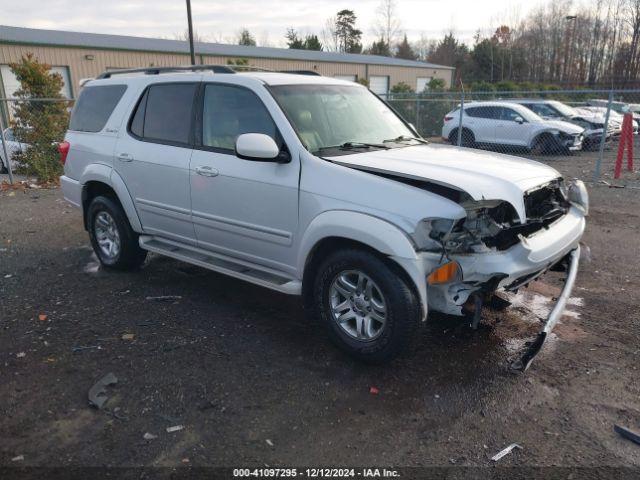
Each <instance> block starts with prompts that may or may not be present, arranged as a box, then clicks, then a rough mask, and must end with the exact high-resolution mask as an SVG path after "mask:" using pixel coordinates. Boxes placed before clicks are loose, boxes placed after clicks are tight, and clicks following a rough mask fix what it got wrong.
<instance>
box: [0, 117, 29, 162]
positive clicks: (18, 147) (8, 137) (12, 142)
mask: <svg viewBox="0 0 640 480" xmlns="http://www.w3.org/2000/svg"><path fill="white" fill-rule="evenodd" d="M3 133H4V139H5V141H6V142H7V145H6V147H7V154H8V155H9V161H10V162H11V169H12V170H15V169H16V168H18V163H17V162H16V161H15V160H14V157H15V155H16V154H17V153H22V152H24V151H26V148H27V144H26V143H20V142H18V141H17V140H16V138H15V137H14V135H13V130H11V128H6V129H5V130H4V132H3ZM0 141H1V139H0ZM4 157H5V154H4V148H2V145H1V144H0V173H5V172H7V171H8V168H7V166H8V162H7V160H6V159H5V158H4Z"/></svg>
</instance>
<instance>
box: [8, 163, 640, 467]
mask: <svg viewBox="0 0 640 480" xmlns="http://www.w3.org/2000/svg"><path fill="white" fill-rule="evenodd" d="M592 159H593V157H592V156H590V155H582V156H576V157H569V158H566V159H562V160H559V159H558V160H555V159H551V158H548V159H545V161H547V162H548V163H550V164H552V165H554V166H556V167H557V168H558V169H560V170H561V171H562V172H563V173H564V174H566V175H567V176H578V177H583V178H585V179H589V178H590V172H591V167H592ZM605 171H607V172H610V171H612V167H611V165H605ZM623 183H624V184H626V185H627V187H626V188H624V189H613V188H608V187H607V186H604V185H597V186H594V185H591V196H592V212H591V217H590V220H589V225H588V230H587V233H586V235H585V238H584V242H585V244H586V245H588V246H589V247H590V250H591V257H592V261H591V263H586V262H585V263H583V264H582V268H581V273H580V274H579V277H578V283H577V287H576V289H575V291H574V297H573V298H572V299H571V301H570V305H569V307H568V311H567V314H566V315H565V316H564V317H563V319H562V323H561V324H560V325H559V326H558V327H557V329H556V331H555V335H554V336H553V337H552V339H551V341H550V342H549V344H548V345H547V346H546V348H545V351H544V352H543V353H542V354H541V355H540V356H539V357H538V358H537V359H536V361H535V363H534V364H533V366H532V367H531V369H530V370H529V371H528V372H527V373H526V374H514V373H512V372H511V371H510V369H509V360H510V359H511V358H512V357H513V352H514V351H515V350H516V349H517V348H518V347H519V346H521V345H522V343H523V341H524V340H525V339H527V338H528V337H529V336H530V335H532V334H533V333H534V332H535V331H536V329H538V328H539V320H538V317H539V315H544V313H545V311H548V309H549V305H550V302H551V297H553V295H554V294H556V293H557V287H556V286H554V285H553V282H549V281H548V280H545V281H544V283H543V282H537V283H536V285H535V286H534V287H533V288H532V289H529V290H528V291H523V292H521V293H520V294H519V295H517V296H515V297H514V298H513V302H514V305H513V306H512V307H511V308H510V309H508V310H506V311H504V312H501V313H496V312H491V311H485V312H484V319H483V325H482V327H481V328H480V329H479V331H477V332H472V331H470V330H469V329H468V328H467V327H466V325H464V323H463V322H460V321H459V320H457V319H455V318H451V317H437V318H432V319H431V320H430V322H429V323H428V325H427V327H426V328H425V329H424V331H423V332H421V338H420V341H419V342H418V343H419V344H418V346H417V348H416V351H415V352H414V353H413V354H412V355H411V356H409V357H407V358H403V359H400V360H398V361H395V362H394V363H392V364H391V365H388V366H384V367H369V366H364V365H362V364H358V363H356V362H354V361H352V360H351V359H349V358H347V357H345V356H344V355H342V354H341V353H339V352H338V351H337V350H336V349H335V348H334V347H333V346H331V345H330V344H329V343H328V342H327V340H326V338H325V335H324V332H323V330H322V329H321V328H320V327H319V326H316V325H312V324H309V323H308V322H307V321H306V320H305V318H304V316H303V313H302V310H301V307H300V304H299V302H298V300H297V299H295V298H290V297H286V296H284V295H279V294H276V293H273V292H270V291H267V290H263V289H260V288H258V287H254V286H251V285H248V284H245V283H243V282H240V281H236V280H232V279H229V278H226V277H223V276H220V275H217V274H215V273H212V272H209V271H207V270H203V269H199V268H196V267H191V266H188V265H185V264H181V263H178V262H176V261H173V260H170V259H165V258H161V257H158V256H150V258H149V260H148V261H147V263H146V264H145V266H144V268H143V269H142V270H141V271H139V272H136V273H126V274H122V273H112V272H108V271H103V270H101V269H100V268H98V265H97V263H96V261H95V257H93V256H92V252H91V250H90V247H89V242H88V237H87V234H86V232H84V230H83V228H82V222H81V219H80V214H79V212H78V211H77V210H75V209H74V208H72V207H71V206H68V205H67V204H66V203H65V202H64V201H63V199H62V195H61V193H60V191H58V190H27V191H26V192H24V193H23V192H15V193H13V194H8V193H6V192H5V193H2V194H0V326H1V328H2V331H1V334H0V379H1V381H0V399H1V400H0V465H3V466H15V465H21V466H22V465H26V466H142V465H144V466H171V467H173V466H185V465H191V466H236V467H237V466H257V467H261V466H265V465H270V466H285V465H297V466H304V465H313V466H320V465H325V466H326V465H332V466H372V465H376V466H381V465H394V466H460V465H464V466H492V465H493V462H492V461H491V460H490V457H491V456H492V455H494V454H495V453H496V452H498V451H499V450H501V449H502V448H503V447H505V446H506V445H508V444H510V443H512V442H517V443H519V444H520V445H521V446H522V450H516V451H514V452H513V453H512V454H510V455H507V456H506V457H504V458H503V459H502V460H500V462H499V465H504V466H557V465H560V466H565V467H580V466H583V467H594V466H603V465H606V466H626V467H633V468H635V469H636V470H635V472H636V473H637V472H638V471H640V470H638V469H639V468H640V446H638V445H635V444H633V443H631V442H629V441H627V440H624V439H622V438H620V437H619V436H618V435H617V434H616V433H614V431H613V425H614V424H616V423H619V424H622V425H626V426H628V427H631V428H633V429H636V430H640V382H639V381H638V376H639V374H640V371H639V366H640V313H639V312H640V309H639V308H638V303H639V301H640V294H639V293H638V291H639V290H640V241H639V240H638V239H639V238H640V237H639V236H640V189H638V187H639V186H640V176H639V175H637V174H626V179H625V181H624V182H623ZM163 295H174V296H179V298H178V297H177V298H175V299H173V300H170V301H158V300H153V299H149V298H148V297H154V296H163ZM45 316H46V317H45ZM128 333H129V334H133V339H130V340H126V339H123V334H128ZM125 338H127V337H125ZM75 347H89V348H86V349H79V350H77V351H74V348H75ZM109 372H113V373H114V374H115V376H116V377H117V378H118V383H117V385H115V386H113V387H110V388H109V390H108V394H109V397H110V398H109V401H108V402H107V404H106V406H107V410H106V411H98V410H96V409H94V408H91V407H90V406H89V405H88V401H87V391H88V390H89V388H90V387H91V386H92V385H93V384H94V382H96V381H97V380H99V379H100V378H101V377H102V376H104V375H105V374H107V373H109ZM371 387H376V388H377V389H378V390H379V393H378V394H372V393H370V388H371ZM175 425H183V426H184V429H183V430H180V431H176V432H173V433H167V432H166V428H167V427H171V426H175ZM145 433H150V434H153V435H156V436H157V438H155V439H152V440H145V439H144V438H143V436H144V435H145ZM20 456H23V457H22V458H21V457H20ZM16 457H17V458H16ZM563 478H571V477H566V476H565V477H563ZM574 478H578V477H574ZM582 478H584V477H582Z"/></svg>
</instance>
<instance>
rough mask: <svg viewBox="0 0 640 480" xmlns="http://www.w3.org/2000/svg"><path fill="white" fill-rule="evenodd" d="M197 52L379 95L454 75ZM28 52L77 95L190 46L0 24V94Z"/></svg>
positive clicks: (337, 59) (351, 58) (319, 57)
mask: <svg viewBox="0 0 640 480" xmlns="http://www.w3.org/2000/svg"><path fill="white" fill-rule="evenodd" d="M195 52H196V61H197V62H198V63H201V64H226V63H227V62H228V61H235V60H237V59H247V61H248V63H249V64H251V65H255V66H257V67H261V68H266V69H270V70H277V71H281V70H312V71H315V72H318V73H319V74H321V75H325V76H330V77H338V78H341V79H346V80H352V81H356V80H362V79H366V80H367V81H368V82H369V86H370V88H371V90H373V91H374V92H375V93H377V94H380V95H384V94H387V93H388V92H389V90H390V88H391V87H392V86H393V85H396V84H397V83H400V82H404V83H406V84H408V85H409V86H411V88H413V89H415V90H416V91H422V90H424V89H425V87H426V85H427V84H428V83H429V81H430V80H431V79H432V78H440V79H443V80H444V81H445V83H446V86H447V87H449V86H450V85H451V83H452V80H453V73H454V69H453V67H447V66H442V65H435V64H431V63H425V62H417V61H412V60H403V59H399V58H389V57H381V56H376V55H357V54H344V53H335V52H317V51H309V50H291V49H285V48H267V47H248V46H242V45H224V44H218V43H196V45H195ZM27 53H33V54H34V56H35V57H36V58H37V59H38V60H39V61H41V62H44V63H47V64H49V65H51V66H52V69H53V70H55V71H57V72H58V73H60V74H61V75H62V77H63V79H64V81H65V86H64V89H63V92H62V93H63V94H64V95H65V96H67V97H68V98H74V97H75V96H76V93H77V90H78V88H79V82H80V79H82V78H88V77H95V76H96V75H98V74H99V73H101V72H103V71H105V70H112V69H119V68H136V67H149V66H152V67H160V66H175V65H188V64H189V63H190V59H189V47H188V44H187V42H184V41H180V40H164V39H156V38H142V37H130V36H121V35H105V34H98V33H80V32H66V31H58V30H40V29H32V28H19V27H9V26H1V25H0V97H3V98H11V97H12V96H13V93H14V92H15V91H16V90H17V87H18V85H17V81H16V79H15V76H14V75H13V73H12V72H11V69H10V68H9V64H10V63H12V62H17V61H19V60H20V58H21V56H23V55H25V54H27Z"/></svg>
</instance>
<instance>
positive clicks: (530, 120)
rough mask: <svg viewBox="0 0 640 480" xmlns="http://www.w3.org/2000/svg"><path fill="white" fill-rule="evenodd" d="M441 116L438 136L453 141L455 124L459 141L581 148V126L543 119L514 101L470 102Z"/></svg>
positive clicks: (537, 150)
mask: <svg viewBox="0 0 640 480" xmlns="http://www.w3.org/2000/svg"><path fill="white" fill-rule="evenodd" d="M460 114H461V112H460V108H457V109H456V110H454V111H452V112H450V113H448V114H447V115H446V116H445V117H444V125H443V128H442V137H443V138H445V139H446V140H448V141H449V142H451V143H452V144H455V143H456V142H457V141H458V136H459V133H458V132H459V128H460V125H461V126H462V131H461V133H460V136H461V137H462V145H463V146H465V147H474V146H480V145H491V146H508V147H519V148H525V149H527V150H529V151H531V152H532V153H534V154H544V153H567V152H572V151H578V150H582V145H583V142H584V128H582V127H579V126H577V125H575V124H573V123H569V122H566V121H561V120H545V119H544V118H542V117H541V116H539V115H538V114H536V113H535V112H533V111H532V110H530V109H529V108H527V107H525V106H524V105H520V104H518V103H515V102H506V101H495V102H472V103H469V104H466V105H465V106H464V113H463V114H462V122H460Z"/></svg>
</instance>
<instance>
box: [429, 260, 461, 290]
mask: <svg viewBox="0 0 640 480" xmlns="http://www.w3.org/2000/svg"><path fill="white" fill-rule="evenodd" d="M460 273H461V270H460V265H458V262H449V263H445V264H444V265H442V266H441V267H438V268H436V269H435V270H434V271H433V272H431V274H430V275H429V276H428V277H427V283H428V284H429V285H437V284H440V283H448V282H450V281H452V280H455V279H457V278H459V276H460Z"/></svg>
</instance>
